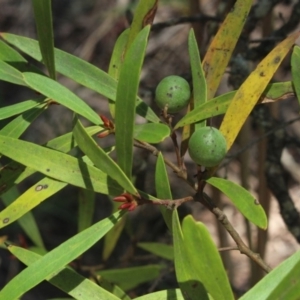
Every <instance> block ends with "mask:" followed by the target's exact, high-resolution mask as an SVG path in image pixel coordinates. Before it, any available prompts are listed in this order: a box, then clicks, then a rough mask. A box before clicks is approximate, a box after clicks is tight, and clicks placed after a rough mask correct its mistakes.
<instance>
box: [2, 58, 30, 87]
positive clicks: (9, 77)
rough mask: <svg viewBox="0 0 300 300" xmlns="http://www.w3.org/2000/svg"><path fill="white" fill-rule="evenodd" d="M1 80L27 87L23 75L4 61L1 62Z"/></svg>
mask: <svg viewBox="0 0 300 300" xmlns="http://www.w3.org/2000/svg"><path fill="white" fill-rule="evenodd" d="M0 80H3V81H7V82H10V83H14V84H18V85H24V86H26V83H25V82H24V79H23V77H22V73H21V72H20V71H18V70H17V69H15V68H13V67H12V66H11V65H9V64H8V63H6V62H4V61H2V60H0Z"/></svg>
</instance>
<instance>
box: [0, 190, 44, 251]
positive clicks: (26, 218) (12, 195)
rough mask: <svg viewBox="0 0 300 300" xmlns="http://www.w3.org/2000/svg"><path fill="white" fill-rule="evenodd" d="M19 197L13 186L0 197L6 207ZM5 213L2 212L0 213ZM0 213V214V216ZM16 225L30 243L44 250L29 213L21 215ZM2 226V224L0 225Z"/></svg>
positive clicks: (31, 215)
mask: <svg viewBox="0 0 300 300" xmlns="http://www.w3.org/2000/svg"><path fill="white" fill-rule="evenodd" d="M18 196H19V191H18V189H17V187H16V186H13V187H12V188H11V189H10V190H9V191H8V192H6V193H5V194H3V195H1V199H2V201H3V202H4V203H5V205H6V206H9V205H10V204H11V203H13V202H14V200H15V199H17V198H18ZM3 211H5V209H4V210H2V211H1V213H2V212H3ZM1 213H0V214H1ZM0 218H1V217H0ZM18 223H19V224H20V226H21V227H22V229H23V230H24V232H25V233H26V235H27V236H28V237H29V238H30V239H31V241H32V242H33V243H34V244H35V245H36V246H38V247H40V248H42V249H43V248H45V246H44V243H43V239H42V237H41V234H40V231H39V227H38V225H37V223H36V221H35V219H34V216H33V214H32V213H31V212H28V213H27V214H25V215H23V216H22V218H19V220H18ZM0 225H2V224H0Z"/></svg>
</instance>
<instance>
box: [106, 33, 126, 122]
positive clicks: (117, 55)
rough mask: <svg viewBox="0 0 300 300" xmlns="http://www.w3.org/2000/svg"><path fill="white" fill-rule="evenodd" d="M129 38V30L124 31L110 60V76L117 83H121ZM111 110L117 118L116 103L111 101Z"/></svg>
mask: <svg viewBox="0 0 300 300" xmlns="http://www.w3.org/2000/svg"><path fill="white" fill-rule="evenodd" d="M128 36H129V29H126V30H124V31H123V32H122V33H121V34H120V36H119V37H118V39H117V41H116V43H115V45H114V50H113V53H112V56H111V59H110V63H109V68H108V74H109V75H110V76H111V77H112V78H113V79H115V80H116V81H119V76H120V70H121V66H122V64H123V60H124V55H125V48H126V44H127V41H128ZM109 110H110V114H111V115H112V117H113V118H115V102H114V101H109Z"/></svg>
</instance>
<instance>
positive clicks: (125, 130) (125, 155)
mask: <svg viewBox="0 0 300 300" xmlns="http://www.w3.org/2000/svg"><path fill="white" fill-rule="evenodd" d="M149 31H150V27H149V26H147V27H145V28H144V29H143V30H142V31H141V32H140V33H139V34H138V36H137V38H136V39H135V40H134V42H133V44H132V45H131V47H130V48H129V49H128V51H127V53H126V57H125V60H124V63H123V65H122V68H121V71H120V78H119V83H118V87H117V97H116V119H115V124H116V132H115V135H116V152H117V159H118V165H119V166H120V168H121V169H122V170H123V171H124V173H125V174H126V176H127V177H128V178H131V169H132V161H133V156H132V154H133V128H134V121H135V103H136V94H137V92H138V87H139V79H140V72H141V69H142V64H143V61H144V56H145V51H146V46H147V40H148V35H149Z"/></svg>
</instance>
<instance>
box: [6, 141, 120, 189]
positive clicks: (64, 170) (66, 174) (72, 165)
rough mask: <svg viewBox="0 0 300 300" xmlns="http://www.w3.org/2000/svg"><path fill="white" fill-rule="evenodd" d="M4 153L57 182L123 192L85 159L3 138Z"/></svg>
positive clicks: (115, 183)
mask: <svg viewBox="0 0 300 300" xmlns="http://www.w3.org/2000/svg"><path fill="white" fill-rule="evenodd" d="M0 153H1V154H3V155H5V156H7V157H9V158H11V159H13V160H15V161H17V162H19V163H21V164H23V165H25V166H27V167H30V168H32V169H35V170H36V171H39V172H41V173H43V174H45V175H46V176H49V177H52V178H54V179H56V180H61V181H63V182H66V183H69V184H72V185H75V186H78V187H82V188H86V189H90V190H93V191H95V192H98V193H103V194H107V195H118V194H121V193H122V191H123V189H122V188H121V187H120V186H119V185H118V184H117V182H115V181H114V180H113V179H111V178H109V177H108V176H107V175H106V174H105V173H103V172H102V171H100V170H99V169H97V168H95V167H93V166H90V165H87V164H86V163H85V162H83V161H82V159H78V158H75V157H72V156H70V155H67V154H64V153H61V152H58V151H55V150H50V149H47V148H45V147H42V146H38V145H35V144H32V143H29V142H25V141H21V140H17V139H13V138H10V137H6V136H2V135H0Z"/></svg>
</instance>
